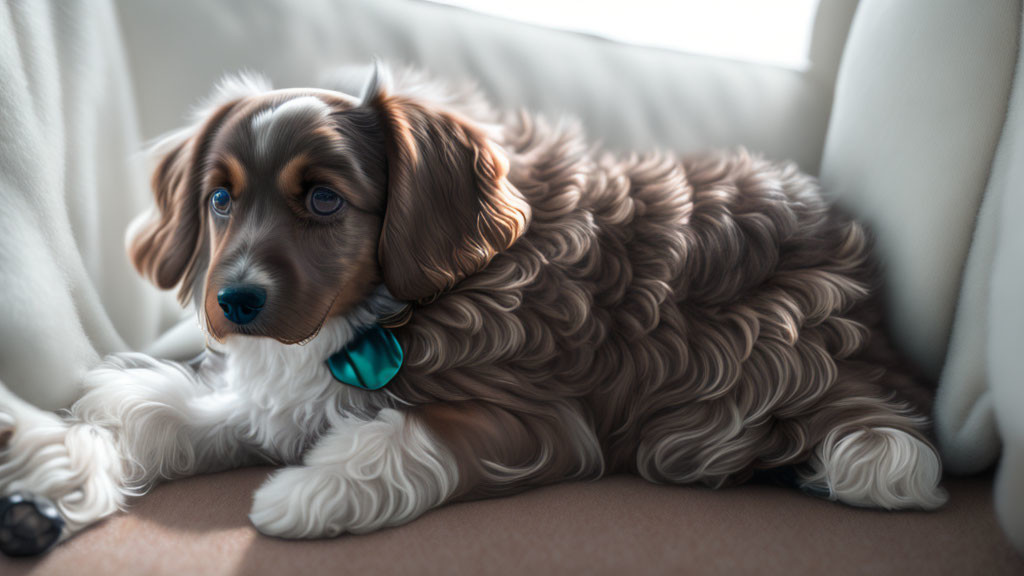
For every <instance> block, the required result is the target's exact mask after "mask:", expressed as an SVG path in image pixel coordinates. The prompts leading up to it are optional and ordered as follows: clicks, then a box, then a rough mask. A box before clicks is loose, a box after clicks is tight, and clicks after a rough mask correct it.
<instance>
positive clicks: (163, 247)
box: [0, 69, 946, 538]
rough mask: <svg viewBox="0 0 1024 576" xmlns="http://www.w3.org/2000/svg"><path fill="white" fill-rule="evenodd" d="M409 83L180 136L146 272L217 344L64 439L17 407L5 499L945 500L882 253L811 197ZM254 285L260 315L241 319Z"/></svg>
mask: <svg viewBox="0 0 1024 576" xmlns="http://www.w3.org/2000/svg"><path fill="white" fill-rule="evenodd" d="M406 76H407V78H406V79H405V80H404V81H401V82H397V83H395V85H394V87H392V85H391V83H390V82H389V81H388V80H387V78H388V74H387V73H386V72H385V71H383V70H382V69H377V70H376V71H375V73H374V74H373V79H372V80H371V82H370V83H369V85H368V87H367V88H366V89H365V90H364V92H363V95H362V96H361V97H359V98H356V97H352V96H348V95H346V94H344V93H342V92H338V91H331V90H324V89H289V90H271V89H270V87H269V86H268V85H266V83H265V82H262V81H259V80H258V79H253V78H245V77H240V78H237V79H234V80H229V81H226V82H225V83H224V84H222V85H221V87H220V88H219V89H218V91H217V92H216V94H215V95H214V97H213V99H212V100H211V102H210V103H209V104H208V105H207V106H206V107H205V108H204V109H203V111H202V112H201V113H200V115H199V118H198V119H197V122H196V123H195V125H193V126H191V127H189V128H186V129H185V130H183V131H182V132H180V133H177V134H175V135H172V136H171V137H169V138H168V139H167V140H166V142H164V144H163V145H162V146H161V154H162V159H161V161H160V164H159V166H158V168H157V169H156V172H155V175H154V178H153V183H154V191H155V194H156V208H155V210H154V212H153V214H152V215H151V216H150V217H148V218H147V219H145V220H143V221H142V222H141V223H140V225H139V226H138V227H137V228H136V229H135V230H134V231H133V232H132V235H131V240H130V247H129V252H130V255H131V258H132V259H133V261H134V263H135V265H136V267H137V268H138V269H139V271H140V272H142V273H143V274H144V275H146V276H147V277H148V278H150V279H151V280H152V281H153V282H155V283H156V284H157V285H158V286H160V287H162V288H172V287H175V286H180V295H181V298H182V300H183V302H185V301H192V302H193V303H194V305H195V308H196V311H197V313H198V315H199V318H200V322H201V324H202V326H203V327H204V328H205V330H206V331H207V333H208V335H209V336H210V337H211V342H210V350H209V352H208V353H207V355H206V358H205V359H204V360H203V361H202V362H197V363H193V364H180V363H175V362H168V361H161V360H155V359H152V358H149V357H146V356H144V355H140V354H120V355H116V356H114V357H111V358H108V359H107V360H106V361H105V363H104V364H103V365H101V366H100V367H98V368H97V369H95V370H93V371H92V372H90V373H89V375H88V376H87V377H86V379H85V389H86V393H85V395H84V397H83V398H82V399H81V400H80V401H79V402H78V403H77V404H75V406H74V407H73V408H72V410H71V413H70V415H68V416H67V417H65V418H58V417H56V416H53V417H46V418H41V417H38V416H31V415H30V414H31V413H30V412H29V411H28V410H25V409H24V407H23V406H22V405H21V404H19V403H18V401H17V400H16V399H14V398H12V397H10V396H9V395H7V396H4V397H2V398H0V418H3V419H5V420H6V421H7V422H8V424H9V425H12V426H13V434H11V435H10V437H9V440H8V443H7V447H6V450H5V451H4V453H3V460H2V463H0V491H2V492H3V493H7V492H10V491H13V490H17V489H20V488H30V489H32V490H35V491H36V492H38V493H42V494H44V495H46V496H49V497H50V498H51V499H53V500H54V501H55V502H56V503H57V505H58V509H59V511H60V512H61V514H62V515H63V516H64V517H65V519H66V520H67V522H68V527H69V530H68V531H67V535H70V534H73V533H75V532H76V531H78V530H80V529H81V528H83V527H84V526H87V525H89V524H91V523H93V522H95V521H97V520H99V519H101V518H103V517H105V516H107V515H109V514H111V513H113V512H115V511H116V510H118V509H120V508H122V507H123V506H124V505H125V502H126V500H127V498H128V497H129V496H133V495H136V494H139V493H140V492H142V491H144V490H146V489H147V488H148V487H150V486H151V485H153V484H154V483H155V482H157V481H160V480H163V479H168V478H175V477H181V476H187V475H192V474H197V473H202V472H210V471H214V470H221V469H225V468H231V467H237V466H243V465H247V464H253V463H261V462H268V461H269V462H274V463H279V464H284V465H287V467H286V468H284V469H283V470H281V471H279V472H278V473H276V474H274V475H273V476H272V477H271V478H270V479H269V480H268V481H267V483H266V484H265V485H264V486H263V487H261V488H260V489H259V490H258V492H257V493H256V495H255V498H254V502H253V506H252V513H251V519H252V521H253V522H254V524H255V525H256V527H257V528H258V529H259V530H260V531H261V532H264V533H266V534H272V535H278V536H285V537H293V538H305V537H322V536H332V535H336V534H340V533H343V532H365V531H369V530H374V529H377V528H380V527H383V526H393V525H397V524H401V523H404V522H408V521H410V520H412V519H414V518H416V517H417V516H419V515H421V514H423V513H424V512H426V511H427V510H429V509H431V508H433V507H436V506H440V505H442V504H444V503H445V502H449V501H452V500H458V499H467V498H478V497H485V496H496V495H501V494H507V493H511V492H515V491H519V490H523V489H524V488H527V487H530V486H535V485H540V484H547V483H552V482H559V481H563V480H567V479H594V478H598V477H600V476H602V475H603V474H606V473H609V472H620V471H625V472H633V473H637V474H640V475H641V476H643V477H644V478H646V479H648V480H651V481H654V482H665V483H690V482H701V483H704V484H707V485H710V486H714V487H720V486H724V485H729V484H734V483H738V482H743V481H746V480H748V479H750V477H751V476H752V475H753V474H754V473H755V472H757V471H759V470H770V469H774V468H779V467H784V466H790V467H794V469H795V470H796V473H797V478H798V479H799V480H798V483H799V484H800V485H801V486H802V487H804V488H805V489H808V490H811V491H816V492H820V493H822V494H824V495H827V497H829V498H831V499H834V500H839V501H842V502H845V503H848V504H852V505H856V506H873V507H881V508H887V509H895V508H924V509H931V508H935V507H937V506H940V505H941V504H942V503H943V502H944V501H945V498H946V497H945V493H944V491H943V490H942V489H941V488H940V487H939V485H938V484H939V480H940V476H941V466H940V461H939V458H938V456H937V454H936V451H935V449H934V448H933V447H932V445H931V444H930V443H929V440H928V435H929V432H928V428H927V419H926V417H925V416H926V414H928V413H929V411H930V405H931V394H930V391H929V390H928V389H927V388H926V387H925V386H923V385H921V384H920V383H918V382H917V381H916V380H915V379H913V378H911V377H910V376H908V375H907V372H906V371H904V370H903V369H901V364H900V362H899V361H898V359H897V355H896V354H895V353H894V352H893V351H892V349H891V348H890V347H889V345H888V344H887V343H886V340H885V338H884V336H883V335H882V332H881V318H880V303H879V302H878V299H877V296H876V294H877V283H878V278H877V274H876V270H875V267H874V266H873V265H872V260H871V255H870V250H869V244H870V243H869V238H868V235H867V234H866V233H865V231H864V228H863V227H862V226H861V225H859V224H857V223H856V222H853V221H851V220H850V219H848V218H846V217H844V216H842V215H841V214H839V213H837V211H836V210H835V209H834V208H832V207H831V206H830V205H829V203H828V202H826V201H825V200H824V199H823V198H822V196H821V195H820V193H819V190H818V187H817V184H816V183H815V182H814V180H812V179H811V178H810V177H808V176H805V175H803V174H800V173H799V172H798V171H797V169H796V168H795V167H794V166H792V165H778V164H772V163H769V162H766V161H764V160H761V159H759V158H757V157H752V156H750V155H748V154H746V153H745V152H742V151H741V152H738V153H734V154H719V155H711V156H705V157H701V158H695V159H687V160H679V159H676V158H674V157H672V156H668V155H649V156H643V157H637V156H631V157H627V158H620V157H615V156H611V155H598V154H596V153H595V152H594V149H593V148H592V147H590V146H588V145H587V144H586V143H585V142H584V140H583V138H582V137H581V136H580V134H579V132H578V131H577V130H575V129H573V128H572V127H571V126H567V125H561V124H559V125H552V124H549V123H546V122H544V121H543V120H541V119H538V118H535V117H532V116H530V115H527V114H508V115H499V114H497V113H496V112H493V111H491V110H489V109H488V108H487V107H486V105H484V104H483V103H482V102H481V101H480V99H479V98H478V97H476V96H472V95H471V96H469V97H465V98H461V99H458V98H449V99H445V97H443V96H441V95H438V94H437V91H436V90H434V89H432V88H430V87H429V86H428V87H424V86H422V85H417V84H418V80H416V79H415V78H412V80H410V79H409V78H408V75H406ZM236 288H237V289H239V290H242V289H244V290H243V291H246V290H247V291H248V292H247V293H246V294H247V296H246V298H250V300H248V301H244V302H241V303H239V304H238V305H239V306H241V307H242V308H244V315H243V316H239V315H238V313H237V312H236V313H235V314H234V315H232V314H231V313H227V308H225V307H224V306H223V302H219V301H218V295H219V294H220V295H222V294H224V293H225V292H224V291H225V290H228V289H231V290H235V289H236ZM254 293H255V294H257V296H255V297H253V296H252V295H253V294H254ZM251 298H255V300H252V299H251ZM239 309H241V308H239ZM377 322H382V323H385V324H387V325H389V326H390V327H391V328H392V330H393V333H394V334H395V335H396V337H397V339H398V341H399V342H400V343H401V346H402V347H403V349H404V352H405V355H406V361H405V365H404V366H403V367H402V369H401V371H400V372H399V373H398V375H397V377H396V378H395V379H394V380H393V381H392V382H391V383H390V384H388V385H387V387H385V388H383V389H381V390H377V391H368V390H362V389H359V388H355V387H352V386H347V385H344V384H341V383H340V382H338V381H337V380H335V379H334V378H333V377H332V375H331V373H330V371H329V369H328V367H327V364H326V359H327V358H328V357H329V356H331V355H332V354H334V353H335V352H337V351H338V350H340V349H342V348H343V347H344V346H345V345H346V343H347V342H348V341H349V340H350V339H351V338H352V337H353V334H355V333H356V332H357V331H358V330H360V329H361V328H363V327H365V326H368V325H372V324H374V323H377Z"/></svg>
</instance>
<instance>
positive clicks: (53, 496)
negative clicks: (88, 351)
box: [0, 354, 247, 538]
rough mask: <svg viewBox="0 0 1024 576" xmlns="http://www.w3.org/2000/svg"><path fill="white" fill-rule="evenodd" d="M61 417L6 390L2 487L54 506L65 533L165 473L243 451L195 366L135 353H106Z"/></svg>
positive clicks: (225, 460) (219, 465) (233, 460)
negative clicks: (42, 499)
mask: <svg viewBox="0 0 1024 576" xmlns="http://www.w3.org/2000/svg"><path fill="white" fill-rule="evenodd" d="M83 386H84V389H85V393H84V395H83V396H82V398H81V399H80V400H79V401H78V402H76V403H75V405H74V406H73V407H72V408H71V411H70V415H69V416H67V417H66V418H63V419H62V418H59V417H57V416H56V415H54V414H49V413H45V412H41V411H39V410H36V409H35V408H33V407H31V406H28V405H26V404H25V403H24V402H22V401H21V400H19V399H18V398H16V397H14V395H13V394H10V393H9V392H7V391H6V390H4V391H3V394H0V420H2V421H3V423H4V426H5V429H6V431H7V432H6V434H5V435H6V437H7V443H6V446H5V447H4V449H3V452H2V454H0V494H10V493H12V492H16V491H19V490H29V491H31V492H33V493H35V494H38V495H41V496H45V497H47V498H49V499H50V500H52V501H53V502H54V503H56V505H57V509H58V511H59V512H60V514H61V516H62V517H63V518H64V519H65V522H66V526H65V531H64V535H63V537H64V538H67V537H69V536H72V535H74V534H75V533H76V532H78V531H80V530H81V529H82V528H85V527H86V526H88V525H90V524H93V523H95V522H97V521H98V520H101V519H103V518H105V517H107V516H109V515H110V514H113V513H114V512H115V511H117V510H118V509H120V508H122V507H123V506H124V504H125V501H126V499H127V498H128V497H130V496H133V495H136V494H140V493H142V492H144V491H145V490H146V489H148V488H149V487H150V486H151V485H152V484H153V483H154V482H156V481H158V480H160V479H162V478H173V477H178V476H185V475H190V474H194V473H197V472H207V471H212V470H216V469H223V468H227V467H231V466H236V465H239V464H241V463H242V462H243V460H244V459H245V457H246V454H247V453H246V450H245V448H244V447H243V444H242V443H241V442H240V441H239V440H238V438H236V436H237V434H236V433H235V430H234V428H232V426H231V424H230V418H229V417H230V415H231V413H232V412H233V410H234V409H235V408H237V401H235V400H233V399H232V398H230V397H219V396H218V394H217V393H216V392H214V391H212V390H211V389H210V388H208V387H206V386H205V385H204V384H203V383H202V382H201V381H200V377H199V375H198V374H197V372H196V371H195V370H193V369H192V368H190V367H188V366H184V365H181V364H178V363H172V362H163V361H158V360H154V359H152V358H149V357H147V356H144V355H141V354H121V355H117V356H113V357H110V358H108V359H107V360H105V361H104V362H103V364H101V365H100V366H99V367H97V368H96V369H94V370H92V371H91V372H89V373H88V374H87V375H86V377H85V379H84V382H83Z"/></svg>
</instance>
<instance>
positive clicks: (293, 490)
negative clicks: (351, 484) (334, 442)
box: [249, 467, 358, 538]
mask: <svg viewBox="0 0 1024 576" xmlns="http://www.w3.org/2000/svg"><path fill="white" fill-rule="evenodd" d="M344 484H345V483H344V482H343V481H340V480H338V479H337V478H336V477H333V475H328V474H325V473H323V471H322V470H319V469H317V468H305V467H292V468H285V469H284V470H281V471H279V472H277V473H275V474H274V475H273V476H271V477H270V479H269V480H268V481H267V482H266V483H265V484H263V486H261V487H260V488H259V489H258V490H257V491H256V493H255V494H254V495H253V504H252V510H251V511H250V512H249V519H250V520H251V521H252V523H253V525H254V526H256V529H257V530H259V531H260V532H261V533H262V534H265V535H267V536H277V537H280V538H327V537H332V536H337V535H339V534H341V533H343V532H345V531H346V528H347V526H346V517H347V516H348V514H347V509H348V508H350V507H352V506H356V507H357V508H358V503H357V502H350V501H349V500H350V499H351V497H352V493H351V490H345V487H344Z"/></svg>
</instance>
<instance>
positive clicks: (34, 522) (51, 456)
mask: <svg viewBox="0 0 1024 576" xmlns="http://www.w3.org/2000/svg"><path fill="white" fill-rule="evenodd" d="M0 415H3V416H4V417H0V442H2V443H0V496H4V497H5V498H3V500H2V502H3V503H4V506H3V508H4V510H6V512H5V515H4V516H3V518H0V532H3V533H0V540H7V539H9V538H13V537H14V536H17V538H24V537H25V534H27V533H28V532H33V531H35V532H39V534H40V536H39V538H42V537H43V536H42V535H43V532H45V533H46V534H49V533H50V530H48V529H47V530H42V528H41V526H42V525H41V524H40V522H43V521H44V520H47V519H49V507H48V506H46V505H45V503H46V502H47V501H49V502H51V504H49V506H53V507H54V508H55V510H56V511H57V512H59V522H57V521H56V520H54V522H53V524H54V527H55V529H56V532H57V533H58V534H60V538H61V539H66V538H68V537H70V536H72V535H74V534H76V533H77V532H79V531H81V530H82V529H83V528H85V527H86V526H89V525H90V524H93V523H95V522H97V521H99V520H101V519H102V518H105V517H107V516H109V515H110V514H113V513H114V512H116V511H117V510H118V509H119V508H120V507H121V505H122V504H123V501H124V495H123V493H122V492H121V490H120V489H119V479H120V477H121V467H122V464H121V460H120V457H119V456H118V455H117V451H116V449H115V447H114V443H113V440H112V439H111V438H110V437H109V435H108V434H106V433H105V432H104V431H101V430H97V429H94V428H93V427H91V426H87V425H76V426H71V427H69V426H68V425H67V424H65V423H64V422H62V421H61V420H60V419H59V418H57V417H56V416H54V415H52V414H45V417H35V415H28V414H24V413H17V414H16V415H15V416H14V417H10V413H9V412H4V411H2V410H0ZM19 498H20V499H21V500H18V499H19ZM22 501H24V503H22ZM29 505H31V506H37V505H39V506H42V508H41V509H40V510H37V512H40V513H39V514H28V512H27V511H28V508H29V507H31V506H29ZM43 509H45V512H46V513H42V512H41V510H43ZM11 514H14V516H12V517H11V518H8V516H10V515H11ZM12 518H13V520H12ZM19 519H21V520H25V521H26V522H27V523H28V524H25V525H24V526H23V525H22V524H23V523H22V522H20V520H19ZM14 520H19V521H18V522H15V521H14ZM51 520H52V519H51ZM30 524H31V526H29V525H30ZM57 524H63V530H60V526H57ZM15 528H16V529H15ZM9 530H14V532H17V534H15V533H14V532H10V531H9ZM26 530H28V532H26ZM40 530H41V531H40ZM17 538H15V540H16V539H17ZM33 538H35V537H33ZM4 546H5V545H0V548H3V549H4V551H7V548H5V547H4ZM43 548H45V547H43ZM43 548H41V549H43ZM41 549H40V550H41Z"/></svg>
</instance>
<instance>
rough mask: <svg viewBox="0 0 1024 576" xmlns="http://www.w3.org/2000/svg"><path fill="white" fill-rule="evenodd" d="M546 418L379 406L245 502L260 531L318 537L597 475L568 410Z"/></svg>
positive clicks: (467, 407)
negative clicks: (469, 500) (446, 505)
mask: <svg viewBox="0 0 1024 576" xmlns="http://www.w3.org/2000/svg"><path fill="white" fill-rule="evenodd" d="M545 408H549V409H551V412H550V414H547V417H540V416H538V415H536V414H532V415H527V414H514V415H513V414H511V413H510V412H508V411H505V410H503V409H501V408H497V407H494V406H484V405H481V404H478V403H473V402H463V403H458V404H445V405H430V406H420V407H417V408H412V409H409V410H406V411H402V412H399V411H396V410H383V411H381V412H380V414H379V415H378V416H377V417H376V418H375V419H374V420H372V421H358V420H348V421H346V422H345V423H343V424H342V425H340V426H336V427H335V428H333V429H332V430H331V431H330V432H329V433H328V434H327V435H326V436H325V437H323V438H322V439H321V440H320V442H319V443H318V444H317V445H316V447H315V448H314V449H313V450H312V451H311V452H310V453H309V454H308V455H307V457H306V460H305V465H303V466H294V467H290V468H286V469H284V470H282V471H280V472H278V473H277V474H275V475H274V476H273V477H271V478H270V480H268V481H267V483H266V484H264V485H263V486H262V487H261V488H260V489H259V490H258V491H257V492H256V495H255V498H254V502H253V507H252V512H251V514H250V516H249V517H250V518H251V519H252V521H253V523H254V524H255V525H256V527H257V528H258V529H259V530H260V531H261V532H263V533H264V534H268V535H273V536H282V537H286V538H317V537H324V536H335V535H337V534H340V533H343V532H351V533H362V532H370V531H373V530H376V529H378V528H382V527H387V526H396V525H399V524H403V523H405V522H408V521H410V520H412V519H414V518H416V517H418V516H420V515H421V514H423V513H424V512H426V511H427V510H429V509H431V508H434V507H436V506H439V505H441V504H443V503H444V502H446V501H449V500H452V499H458V498H477V497H483V496H494V495H499V494H507V493H510V492H515V491H518V490H522V489H523V488H525V487H526V486H529V485H536V484H543V483H547V482H554V481H560V480H565V479H570V478H596V477H598V476H600V475H601V473H602V472H603V458H602V454H601V450H600V446H599V444H598V442H597V439H596V437H595V436H594V433H593V431H592V430H591V428H590V426H589V425H588V424H587V422H586V421H585V419H584V418H582V417H581V416H580V412H579V411H577V410H574V409H573V407H571V406H568V405H566V406H558V407H550V406H549V407H543V408H542V409H545Z"/></svg>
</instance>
